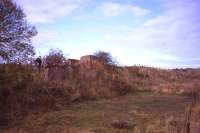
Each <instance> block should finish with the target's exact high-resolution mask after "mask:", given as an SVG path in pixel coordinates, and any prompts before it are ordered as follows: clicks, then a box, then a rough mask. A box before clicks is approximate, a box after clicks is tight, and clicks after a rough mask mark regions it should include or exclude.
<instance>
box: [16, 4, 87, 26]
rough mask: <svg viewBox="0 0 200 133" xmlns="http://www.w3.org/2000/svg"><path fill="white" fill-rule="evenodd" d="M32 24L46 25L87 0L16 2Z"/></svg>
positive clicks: (78, 7) (79, 6)
mask: <svg viewBox="0 0 200 133" xmlns="http://www.w3.org/2000/svg"><path fill="white" fill-rule="evenodd" d="M16 1H17V3H18V4H20V5H21V6H22V7H23V9H24V11H25V13H26V14H27V19H28V20H29V21H30V22H32V23H47V22H51V21H54V20H56V19H58V18H60V17H64V16H66V15H69V14H71V13H72V12H74V11H76V10H78V9H80V8H81V7H82V6H83V5H84V4H85V3H87V2H88V1H89V0H39V1H38V0H23V1H21V0H16Z"/></svg>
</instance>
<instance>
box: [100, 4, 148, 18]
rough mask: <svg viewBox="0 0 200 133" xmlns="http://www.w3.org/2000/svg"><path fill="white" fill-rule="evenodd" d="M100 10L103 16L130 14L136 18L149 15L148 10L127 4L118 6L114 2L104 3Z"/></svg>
mask: <svg viewBox="0 0 200 133" xmlns="http://www.w3.org/2000/svg"><path fill="white" fill-rule="evenodd" d="M100 10H101V11H102V12H103V14H104V15H105V16H118V15H121V14H125V13H131V14H133V15H134V16H136V17H144V16H146V15H148V14H149V13H150V11H149V10H148V9H144V8H142V7H139V6H133V5H129V4H120V3H116V2H104V3H102V4H101V6H100Z"/></svg>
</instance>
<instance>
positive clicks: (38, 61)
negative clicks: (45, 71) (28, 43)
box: [35, 56, 42, 71]
mask: <svg viewBox="0 0 200 133" xmlns="http://www.w3.org/2000/svg"><path fill="white" fill-rule="evenodd" d="M35 63H36V65H37V67H38V70H39V71H40V70H41V67H42V59H41V56H39V57H38V58H37V59H36V60H35Z"/></svg>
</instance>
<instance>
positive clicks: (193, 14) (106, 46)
mask: <svg viewBox="0 0 200 133" xmlns="http://www.w3.org/2000/svg"><path fill="white" fill-rule="evenodd" d="M15 1H16V2H17V3H18V4H19V5H20V6H21V7H22V8H23V9H24V12H25V13H26V14H27V19H28V21H29V22H30V23H31V24H33V25H35V26H36V27H37V29H38V33H39V34H38V36H37V37H35V38H33V44H34V46H35V48H36V52H37V54H38V55H45V54H47V53H48V51H49V49H60V50H62V51H63V52H64V53H66V55H68V57H69V58H77V59H78V58H80V56H82V55H86V54H92V53H93V52H95V51H97V50H104V51H107V52H110V53H111V54H112V55H113V56H114V57H115V58H116V59H117V60H118V62H119V63H120V64H122V65H134V64H142V65H148V66H155V67H163V68H175V67H179V68H180V67H200V51H199V50H200V15H199V12H200V1H199V0H15Z"/></svg>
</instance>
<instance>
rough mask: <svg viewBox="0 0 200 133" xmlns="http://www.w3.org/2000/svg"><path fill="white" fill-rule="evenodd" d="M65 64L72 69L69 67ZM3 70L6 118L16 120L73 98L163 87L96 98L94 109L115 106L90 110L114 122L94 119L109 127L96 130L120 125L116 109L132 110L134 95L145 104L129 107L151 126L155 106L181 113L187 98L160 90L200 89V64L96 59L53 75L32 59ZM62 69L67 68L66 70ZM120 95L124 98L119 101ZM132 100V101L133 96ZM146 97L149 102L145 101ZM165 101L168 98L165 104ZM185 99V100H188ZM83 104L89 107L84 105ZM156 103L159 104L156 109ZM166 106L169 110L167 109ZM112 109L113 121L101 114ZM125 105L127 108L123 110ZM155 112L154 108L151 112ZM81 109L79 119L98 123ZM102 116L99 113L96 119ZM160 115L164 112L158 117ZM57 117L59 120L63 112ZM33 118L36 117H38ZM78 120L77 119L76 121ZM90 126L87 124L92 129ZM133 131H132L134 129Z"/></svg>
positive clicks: (59, 106) (1, 81)
mask: <svg viewBox="0 0 200 133" xmlns="http://www.w3.org/2000/svg"><path fill="white" fill-rule="evenodd" d="M63 70H65V71H66V72H64V73H63ZM68 70H69V71H68ZM0 72H1V75H0V84H1V86H0V101H1V102H0V107H1V110H0V114H1V116H0V118H1V120H0V124H2V123H3V124H8V125H10V124H11V121H12V123H18V121H19V120H20V119H23V118H24V117H26V116H31V115H33V114H38V113H39V114H41V113H44V112H51V111H57V110H61V109H62V107H63V106H69V105H70V104H77V103H80V102H84V101H88V100H97V101H98V100H99V99H105V98H106V99H107V98H114V97H118V96H124V95H126V94H129V93H131V94H132V93H137V91H153V92H157V93H158V94H157V95H154V94H152V96H151V95H148V96H147V97H146V94H145V93H144V95H145V96H144V97H143V96H142V95H143V93H142V94H141V95H140V97H138V98H139V99H135V98H134V97H132V96H130V97H129V95H128V96H125V97H124V99H121V97H120V101H117V100H116V99H117V98H116V99H112V100H111V101H110V102H111V103H109V104H111V105H112V104H113V103H114V105H115V106H117V107H114V106H109V105H108V104H107V103H104V104H105V105H101V102H100V104H96V106H95V107H93V108H92V109H94V108H95V109H99V108H100V107H102V106H103V107H109V109H110V108H111V109H112V110H113V111H112V112H111V111H110V110H109V109H108V110H104V111H105V112H98V110H95V109H94V110H95V111H96V112H97V113H95V112H89V113H92V114H93V115H95V116H94V118H95V120H94V121H98V122H99V123H101V124H103V123H104V124H105V123H106V125H107V126H108V125H109V126H108V127H107V126H106V127H105V126H104V125H103V126H102V125H94V127H96V126H100V127H103V129H101V128H100V129H95V130H97V131H95V132H101V131H104V130H108V131H110V132H111V131H112V130H113V131H115V130H114V129H110V118H113V117H112V115H114V114H115V113H116V115H118V114H127V112H124V110H123V108H124V109H125V110H127V109H128V110H129V109H131V107H133V105H132V104H130V102H131V101H132V100H131V99H134V101H132V102H133V103H134V106H136V107H137V106H138V107H139V108H133V109H131V110H129V111H130V112H131V113H132V115H133V116H135V117H136V118H137V117H139V118H142V120H141V119H140V120H141V121H140V122H141V123H142V127H145V128H146V126H147V125H145V121H148V120H149V118H148V117H149V116H151V115H154V113H155V112H157V113H161V114H164V113H163V112H171V109H173V110H174V112H173V113H174V114H176V113H177V110H179V108H176V106H177V105H175V104H174V102H175V103H176V102H179V100H180V99H181V98H180V99H176V98H178V97H176V96H175V99H176V100H175V101H171V100H170V99H169V97H170V98H172V99H173V96H169V97H168V95H166V96H164V95H163V96H162V97H160V96H159V93H170V94H191V92H192V91H193V90H199V88H200V82H199V79H200V78H199V77H200V70H198V69H184V70H161V69H155V68H149V67H136V66H135V67H114V66H105V65H103V64H100V63H98V62H96V63H94V64H90V65H89V64H82V65H76V66H73V68H65V67H64V69H63V66H62V71H60V69H59V68H58V69H56V71H55V73H56V74H55V75H53V76H51V77H52V78H54V79H52V80H48V70H47V69H45V68H43V69H42V70H41V72H38V71H37V70H36V69H35V68H34V67H33V66H30V65H27V66H22V65H16V64H10V65H9V64H6V65H0ZM50 74H51V73H50ZM62 74H64V76H63V75H62ZM66 74H68V75H66ZM150 94H151V93H150ZM115 100H116V101H117V102H118V104H117V103H115V102H116V101H115ZM129 100H130V102H128V101H129ZM103 101H104V100H103ZM103 101H102V102H103ZM108 101H109V100H108ZM144 101H145V103H143V102H144ZM94 103H95V102H94ZM97 103H98V102H97ZM161 103H166V104H163V105H162V106H161ZM179 104H180V105H181V106H182V103H179ZM78 105H79V104H78ZM78 105H77V106H78ZM83 105H84V104H83ZM180 105H179V106H180ZM80 106H81V107H84V106H82V105H80ZM129 106H130V107H129ZM72 107H73V106H72ZM177 107H178V106H177ZM154 108H155V109H156V110H154ZM163 108H164V109H165V110H162V109H163ZM175 108H176V109H175ZM89 109H90V108H89ZM76 110H80V111H81V109H79V108H76ZM76 110H73V112H76ZM115 110H116V112H115ZM106 111H108V112H111V113H110V114H109V115H106V117H108V118H109V124H108V122H107V121H105V120H104V118H102V117H101V116H99V113H100V114H102V115H103V116H104V115H105V114H106V113H107V112H106ZM120 111H121V113H119V112H120ZM130 112H129V113H130ZM149 112H154V113H152V114H151V115H149ZM51 113H52V112H51ZM69 113H70V112H69ZM77 115H78V116H79V115H81V116H82V115H83V116H84V117H83V120H78V121H83V122H84V123H86V124H88V125H90V124H91V123H90V120H92V123H95V122H94V121H93V117H90V114H88V112H85V114H77ZM156 115H158V114H156ZM156 115H155V116H154V117H155V118H157V116H156ZM172 115H173V114H172ZM128 116H129V115H128ZM96 118H98V119H97V120H96ZM130 118H132V117H130ZM159 118H160V116H159V117H158V119H159ZM52 119H53V120H54V119H57V118H52ZM59 119H60V118H59ZM71 119H73V120H74V119H75V120H76V118H73V117H72V118H71ZM113 119H114V118H113ZM134 119H135V118H134ZM30 120H31V121H32V119H30ZM41 121H43V120H41ZM50 121H51V120H50ZM58 121H60V120H58ZM158 121H159V120H157V119H156V120H155V121H154V122H153V125H158V127H159V125H160V124H161V125H162V124H163V122H161V123H159V122H158ZM67 122H68V121H67ZM56 123H57V122H56ZM69 123H70V124H71V125H72V127H75V130H76V128H79V127H77V126H76V124H77V122H76V121H75V122H74V121H70V122H69ZM73 123H75V125H74V124H73ZM156 123H159V124H156ZM50 125H51V124H50ZM53 125H54V124H53ZM71 125H69V127H71ZM43 126H44V125H43ZM58 126H59V128H62V126H61V125H60V124H59V125H58ZM80 126H81V127H83V128H84V126H82V123H80ZM33 127H34V126H33ZM86 127H87V126H86ZM142 127H140V126H139V127H138V126H136V127H135V130H137V132H139V131H140V130H141V132H143V131H144V129H143V128H142ZM39 128H41V126H39ZM50 128H51V127H50ZM88 128H89V127H88ZM88 128H84V129H85V130H86V131H87V130H88ZM91 128H93V127H91ZM151 128H152V126H150V127H149V129H151ZM44 130H46V129H44ZM66 130H67V129H66ZM70 130H71V129H70ZM72 130H73V129H72ZM78 130H79V129H78ZM125 130H126V129H125ZM145 130H146V129H145ZM155 130H156V129H155ZM163 130H164V129H163ZM36 131H37V130H36ZM116 131H117V129H116ZM120 131H121V130H120ZM127 132H129V130H128V131H127Z"/></svg>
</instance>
